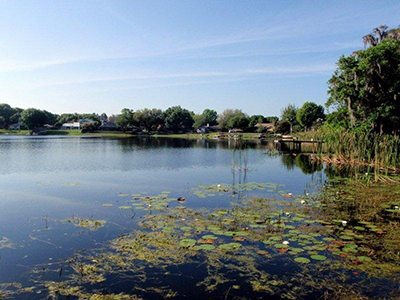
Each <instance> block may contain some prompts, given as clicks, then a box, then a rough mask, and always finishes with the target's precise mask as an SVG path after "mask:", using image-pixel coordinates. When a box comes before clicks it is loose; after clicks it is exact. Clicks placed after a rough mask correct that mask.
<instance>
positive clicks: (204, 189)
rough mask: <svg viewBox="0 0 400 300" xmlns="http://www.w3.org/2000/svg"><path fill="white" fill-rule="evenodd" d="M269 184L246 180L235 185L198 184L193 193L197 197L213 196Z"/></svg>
mask: <svg viewBox="0 0 400 300" xmlns="http://www.w3.org/2000/svg"><path fill="white" fill-rule="evenodd" d="M267 187H271V185H267V184H264V183H256V182H248V183H241V184H236V185H229V184H212V185H199V186H198V187H197V188H195V189H193V191H192V192H193V194H194V195H196V196H197V197H199V198H207V197H214V196H217V195H221V194H233V195H234V194H237V193H239V192H244V191H253V190H265V189H266V188H267Z"/></svg>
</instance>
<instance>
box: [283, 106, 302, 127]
mask: <svg viewBox="0 0 400 300" xmlns="http://www.w3.org/2000/svg"><path fill="white" fill-rule="evenodd" d="M296 115H297V107H296V106H295V105H294V104H289V105H288V106H286V107H285V108H283V110H282V113H281V120H282V121H284V122H288V123H289V124H290V133H292V132H293V126H296V125H297V124H298V123H297V118H296Z"/></svg>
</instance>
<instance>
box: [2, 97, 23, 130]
mask: <svg viewBox="0 0 400 300" xmlns="http://www.w3.org/2000/svg"><path fill="white" fill-rule="evenodd" d="M16 113H18V109H16V108H12V107H11V106H10V105H8V104H6V103H0V117H1V120H2V121H1V122H0V128H7V127H8V126H9V125H10V124H12V123H16V122H18V119H19V118H18V119H17V120H16V121H15V119H14V118H13V116H14V115H15V114H16Z"/></svg>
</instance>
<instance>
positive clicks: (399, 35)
mask: <svg viewBox="0 0 400 300" xmlns="http://www.w3.org/2000/svg"><path fill="white" fill-rule="evenodd" d="M388 28H389V27H388V26H386V25H380V26H379V27H376V28H374V30H373V31H372V33H370V34H367V35H365V36H363V43H364V47H365V48H367V47H374V46H376V45H378V44H379V43H380V42H382V41H383V40H385V39H394V40H400V27H398V28H393V29H391V30H388Z"/></svg>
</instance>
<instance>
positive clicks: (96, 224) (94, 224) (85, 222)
mask: <svg viewBox="0 0 400 300" xmlns="http://www.w3.org/2000/svg"><path fill="white" fill-rule="evenodd" d="M67 222H68V223H71V224H73V225H75V226H76V227H81V228H86V229H89V230H98V229H100V228H101V227H103V226H104V225H105V224H106V223H107V222H106V221H105V220H94V219H85V218H79V217H73V218H69V219H67Z"/></svg>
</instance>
